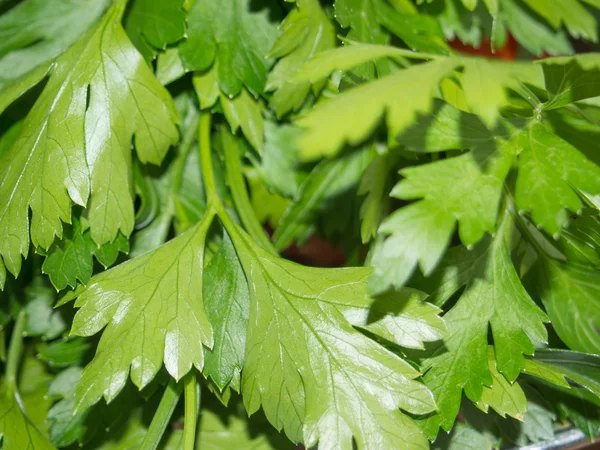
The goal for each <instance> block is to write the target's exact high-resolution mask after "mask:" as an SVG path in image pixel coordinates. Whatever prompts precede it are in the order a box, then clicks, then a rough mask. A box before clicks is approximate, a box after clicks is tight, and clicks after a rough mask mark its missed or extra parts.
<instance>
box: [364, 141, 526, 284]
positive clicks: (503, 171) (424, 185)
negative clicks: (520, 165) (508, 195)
mask: <svg viewBox="0 0 600 450" xmlns="http://www.w3.org/2000/svg"><path fill="white" fill-rule="evenodd" d="M499 145H500V146H501V147H502V148H500V149H498V150H496V149H494V148H493V147H491V148H489V149H486V150H472V151H471V152H469V153H466V154H464V155H461V156H457V157H454V158H449V159H444V160H440V161H436V162H432V163H430V164H426V165H423V166H416V167H409V168H406V169H403V170H402V171H401V173H402V174H403V175H404V176H405V179H404V180H401V181H400V182H399V183H398V184H397V185H396V186H395V187H394V189H393V190H392V193H391V195H392V196H393V197H396V198H400V199H404V200H408V199H415V198H423V200H420V201H419V202H417V203H413V204H411V205H409V206H405V207H403V208H400V209H399V210H398V211H396V212H394V213H392V214H391V215H390V216H388V217H387V218H386V219H385V221H384V222H383V223H382V225H381V227H380V228H379V233H381V234H383V235H386V236H389V237H388V238H387V239H386V240H385V241H383V242H382V243H380V244H379V245H378V246H377V247H376V249H375V251H374V255H373V261H372V264H373V265H374V267H375V271H374V273H373V278H372V279H371V282H370V289H371V290H372V291H373V292H383V291H385V290H386V289H388V288H389V287H390V286H397V287H399V286H402V285H404V283H405V282H406V281H407V280H408V278H409V277H410V275H411V274H412V272H413V270H414V269H415V267H416V266H417V263H418V264H419V265H420V267H421V270H422V271H423V273H424V274H425V275H429V274H430V273H431V272H432V271H433V270H434V269H435V267H436V266H437V264H438V262H439V260H440V258H441V257H442V255H443V253H444V251H445V249H446V246H447V245H448V242H449V240H450V236H451V234H452V232H453V230H454V227H455V223H456V222H458V223H459V225H460V226H459V236H460V238H461V240H462V242H463V243H464V244H465V245H468V246H471V245H473V244H475V243H477V242H478V241H479V240H481V238H483V236H484V234H485V233H486V232H488V233H492V232H493V231H494V229H495V228H496V218H497V215H498V205H499V203H500V199H501V197H502V187H503V184H504V178H505V177H506V175H507V174H508V171H509V170H510V167H511V163H512V160H513V157H514V154H515V152H516V148H515V147H514V146H513V145H512V143H510V142H509V143H506V144H504V143H499ZM449 185H451V186H453V189H452V190H451V191H448V189H447V186H449Z"/></svg>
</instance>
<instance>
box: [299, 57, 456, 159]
mask: <svg viewBox="0 0 600 450" xmlns="http://www.w3.org/2000/svg"><path fill="white" fill-rule="evenodd" d="M455 65H456V62H455V61H452V60H440V61H434V62H429V63H425V64H421V65H417V66H413V67H410V68H408V69H405V70H401V71H398V72H397V73H394V74H391V75H387V76H385V77H383V78H380V79H378V80H376V81H372V82H369V83H366V84H364V85H361V86H359V87H356V88H354V89H351V90H348V91H346V92H344V93H342V94H340V95H339V96H337V97H336V98H334V99H332V100H330V101H328V102H323V103H321V104H318V105H317V106H315V107H314V108H313V109H312V110H311V111H310V112H309V113H308V114H306V115H304V116H303V117H301V118H300V119H298V120H297V121H296V123H297V125H299V126H300V127H302V128H305V133H304V134H303V136H302V137H301V139H300V150H299V151H300V154H301V156H303V157H304V158H306V159H314V158H317V157H320V156H330V155H334V154H335V153H337V152H338V151H339V150H340V149H341V148H342V146H343V145H344V144H346V143H349V144H352V145H356V144H358V143H360V142H361V141H363V140H364V139H365V138H366V137H367V136H368V135H369V134H370V133H371V132H372V131H373V130H374V129H375V127H376V126H377V125H378V124H379V122H380V120H381V119H382V117H383V116H385V121H386V124H387V127H388V132H389V134H390V135H391V136H396V135H398V134H399V133H400V131H402V130H403V129H404V128H405V127H406V126H407V125H409V123H410V122H411V120H413V119H414V117H415V115H416V114H417V113H419V112H424V111H427V110H429V108H430V107H431V105H432V97H433V90H434V89H435V88H436V87H437V85H438V83H439V82H440V80H441V79H442V78H443V77H444V76H445V75H447V74H448V73H449V72H450V71H451V70H452V69H453V68H454V66H455ZM415 79H418V80H420V81H419V83H418V84H417V85H415V84H414V83H412V82H411V80H415ZM356 105H360V108H357V107H356Z"/></svg>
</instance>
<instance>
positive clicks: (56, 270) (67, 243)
mask: <svg viewBox="0 0 600 450" xmlns="http://www.w3.org/2000/svg"><path fill="white" fill-rule="evenodd" d="M128 251H129V241H128V240H127V238H125V237H124V236H123V235H122V234H120V233H119V235H118V236H117V238H116V239H115V240H114V241H113V242H110V243H108V244H105V245H103V246H102V247H98V246H97V245H96V244H95V243H94V241H92V238H91V237H90V233H89V232H88V231H87V230H83V229H82V225H81V222H80V220H79V219H73V227H72V228H70V229H69V230H68V231H67V232H66V233H65V234H64V236H63V239H62V240H61V241H60V242H56V243H55V244H53V245H52V247H50V250H49V251H48V254H47V256H46V259H45V260H44V264H43V265H42V271H43V272H44V273H45V274H48V276H49V277H50V280H51V281H52V284H53V285H54V287H55V288H56V289H57V290H59V291H60V290H63V289H65V288H66V287H67V286H70V287H72V288H75V287H76V286H77V282H80V283H83V284H85V283H87V282H88V280H89V279H90V278H91V276H92V271H93V266H94V260H93V257H94V256H95V257H96V259H97V260H98V261H99V262H100V263H101V264H102V265H103V266H104V267H109V266H112V265H113V264H114V263H115V261H116V260H117V257H118V256H119V253H121V252H124V253H127V252H128Z"/></svg>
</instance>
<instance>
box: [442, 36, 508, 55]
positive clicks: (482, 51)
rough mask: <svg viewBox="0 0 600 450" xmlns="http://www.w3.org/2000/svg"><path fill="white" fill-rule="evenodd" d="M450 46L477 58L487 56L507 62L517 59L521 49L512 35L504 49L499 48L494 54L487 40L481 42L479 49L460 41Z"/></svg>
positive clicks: (455, 40)
mask: <svg viewBox="0 0 600 450" xmlns="http://www.w3.org/2000/svg"><path fill="white" fill-rule="evenodd" d="M449 44H450V47H452V48H453V49H454V50H457V51H459V52H461V53H466V54H469V55H476V56H486V57H488V58H496V59H503V60H506V61H513V60H515V59H517V50H518V49H519V44H517V41H516V40H515V38H514V37H512V35H510V34H509V35H508V37H507V38H506V44H505V45H504V47H502V48H497V49H496V51H495V52H492V43H491V42H490V41H489V40H487V39H485V40H483V41H481V45H480V46H479V47H473V46H471V45H467V44H463V43H462V42H461V41H459V40H458V39H454V40H453V41H450V42H449Z"/></svg>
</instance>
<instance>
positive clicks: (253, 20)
mask: <svg viewBox="0 0 600 450" xmlns="http://www.w3.org/2000/svg"><path fill="white" fill-rule="evenodd" d="M257 6H258V5H251V2H250V1H249V0H232V1H228V2H226V3H217V2H214V1H212V0H197V1H195V2H194V4H193V6H192V8H191V10H190V12H189V15H188V21H187V22H188V33H187V39H186V41H185V42H184V43H183V44H181V45H180V47H179V49H180V55H181V59H182V61H183V64H184V66H185V67H186V68H187V69H188V70H200V71H203V70H207V69H209V68H210V67H211V65H212V64H213V63H214V61H215V58H216V59H218V61H219V69H218V83H219V86H220V88H221V90H222V91H223V92H224V93H225V94H226V95H228V96H230V97H234V96H236V95H238V94H239V93H240V90H241V89H242V86H246V87H247V88H248V89H249V90H250V92H251V93H252V94H253V95H255V96H258V95H260V94H261V93H262V92H263V91H264V87H265V83H266V80H267V72H268V70H269V68H270V67H271V65H272V63H273V61H272V59H269V58H265V55H267V54H268V52H269V49H270V48H271V47H272V46H273V43H274V42H275V38H276V36H277V31H276V25H275V24H274V23H273V22H271V20H270V18H269V13H270V11H269V10H267V9H265V8H260V6H258V7H257ZM261 6H264V5H261Z"/></svg>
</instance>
